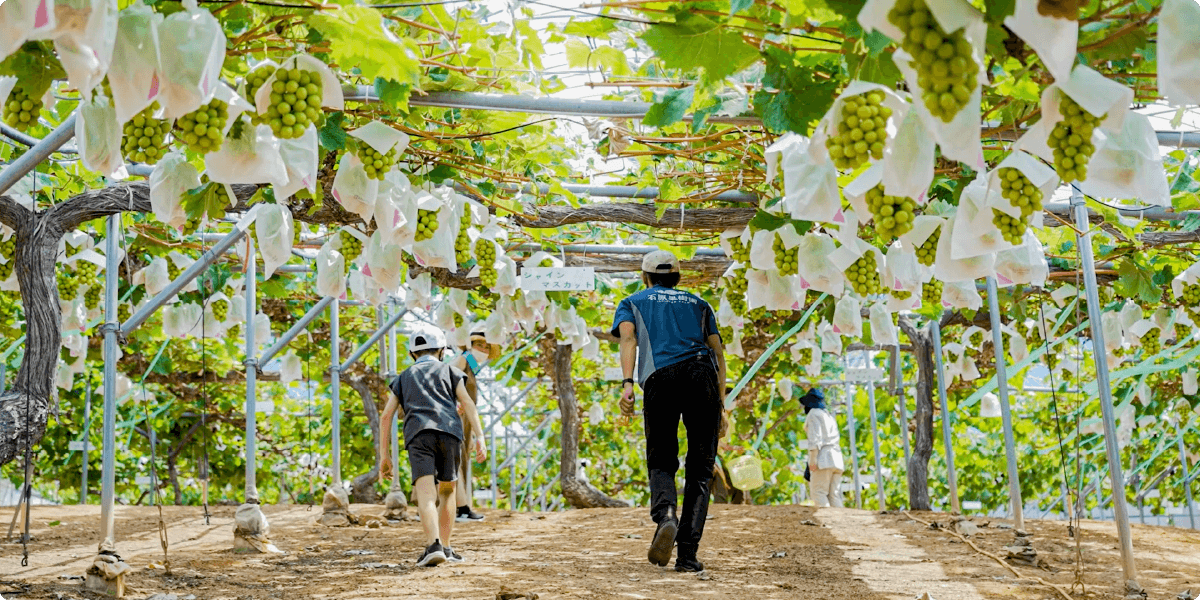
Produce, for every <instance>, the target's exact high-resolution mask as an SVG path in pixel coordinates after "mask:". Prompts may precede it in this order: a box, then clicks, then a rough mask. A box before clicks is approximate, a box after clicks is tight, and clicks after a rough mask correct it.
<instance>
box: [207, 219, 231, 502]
mask: <svg viewBox="0 0 1200 600" xmlns="http://www.w3.org/2000/svg"><path fill="white" fill-rule="evenodd" d="M200 250H201V254H200V255H201V256H204V253H207V252H208V248H207V242H205V241H204V236H200ZM208 281H209V282H211V279H210V280H208ZM205 285H206V286H207V285H208V283H206V284H205ZM225 303H226V304H227V305H228V304H229V299H228V298H226V299H225ZM200 372H201V373H203V376H202V377H201V379H200V402H201V403H202V407H201V410H200V428H201V429H203V430H204V450H203V451H202V453H201V460H202V461H203V462H202V463H201V464H200V470H201V475H203V481H204V482H205V483H204V484H203V485H204V486H205V489H206V490H207V489H208V481H209V479H210V477H209V473H208V441H209V440H208V438H209V431H208V331H207V329H206V328H205V326H204V310H203V308H201V310H200ZM200 503H201V504H202V505H203V506H204V524H205V525H208V524H209V519H210V518H211V517H212V515H211V514H210V513H209V512H208V494H207V493H206V494H204V497H203V498H201V499H200Z"/></svg>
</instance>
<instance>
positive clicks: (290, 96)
mask: <svg viewBox="0 0 1200 600" xmlns="http://www.w3.org/2000/svg"><path fill="white" fill-rule="evenodd" d="M321 115H322V113H321V75H320V74H319V73H317V72H315V71H303V70H300V69H279V70H277V71H275V81H274V83H272V84H271V104H270V107H269V108H267V114H266V122H267V124H269V125H270V126H271V131H273V132H275V136H276V137H278V138H280V139H284V140H292V139H296V138H298V137H300V136H301V135H304V132H305V130H307V129H308V128H309V126H311V125H314V124H317V123H318V121H319V120H320V118H321Z"/></svg>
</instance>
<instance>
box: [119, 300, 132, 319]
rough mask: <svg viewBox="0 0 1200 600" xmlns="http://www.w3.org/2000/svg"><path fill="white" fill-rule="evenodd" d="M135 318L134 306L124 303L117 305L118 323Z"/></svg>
mask: <svg viewBox="0 0 1200 600" xmlns="http://www.w3.org/2000/svg"><path fill="white" fill-rule="evenodd" d="M131 316H133V305H132V304H130V303H128V302H122V303H120V304H118V305H117V321H118V322H120V323H124V322H125V321H128V320H129V317H131Z"/></svg>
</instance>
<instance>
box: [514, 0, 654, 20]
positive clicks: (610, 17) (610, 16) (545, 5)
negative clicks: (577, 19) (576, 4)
mask: <svg viewBox="0 0 1200 600" xmlns="http://www.w3.org/2000/svg"><path fill="white" fill-rule="evenodd" d="M526 4H536V5H538V6H544V7H546V8H551V9H554V10H561V11H563V12H573V13H578V14H581V15H584V16H587V17H598V18H601V19H610V20H613V21H624V22H626V23H641V24H643V25H658V24H659V23H656V22H654V21H647V20H645V19H635V18H632V17H618V16H616V15H605V14H597V13H590V12H587V11H586V10H579V9H578V8H563V7H561V6H554V5H552V4H546V3H545V2H538V1H537V0H529V2H527V3H526Z"/></svg>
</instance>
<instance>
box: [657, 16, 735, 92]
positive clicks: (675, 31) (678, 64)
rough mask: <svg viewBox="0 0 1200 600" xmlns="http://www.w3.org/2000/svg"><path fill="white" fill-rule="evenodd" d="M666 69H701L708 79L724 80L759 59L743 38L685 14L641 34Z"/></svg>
mask: <svg viewBox="0 0 1200 600" xmlns="http://www.w3.org/2000/svg"><path fill="white" fill-rule="evenodd" d="M642 40H643V41H645V42H646V43H647V44H648V45H649V46H650V47H651V48H653V49H654V52H655V53H656V54H657V55H658V58H660V59H662V62H663V64H664V65H665V66H666V67H667V68H669V69H680V70H682V71H692V70H695V69H698V68H701V67H703V68H704V70H705V72H706V73H708V75H709V77H710V78H712V79H714V80H717V79H724V78H726V77H728V76H730V75H733V74H734V73H737V72H738V71H741V70H742V69H744V68H746V67H748V66H750V65H751V64H753V63H754V62H755V61H756V60H757V59H758V51H757V50H755V49H754V46H751V45H750V44H747V43H746V42H745V41H743V40H742V35H741V34H740V33H737V32H736V31H734V30H732V29H728V28H723V27H720V26H718V25H717V23H716V22H714V21H711V20H709V19H706V18H704V17H702V16H700V15H697V14H694V13H690V12H684V13H679V14H678V15H676V17H675V22H674V23H659V24H656V25H652V26H651V27H650V28H649V29H648V30H646V32H645V33H643V34H642Z"/></svg>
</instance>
